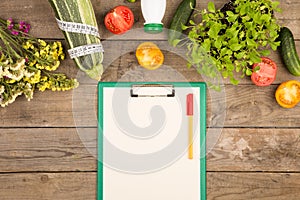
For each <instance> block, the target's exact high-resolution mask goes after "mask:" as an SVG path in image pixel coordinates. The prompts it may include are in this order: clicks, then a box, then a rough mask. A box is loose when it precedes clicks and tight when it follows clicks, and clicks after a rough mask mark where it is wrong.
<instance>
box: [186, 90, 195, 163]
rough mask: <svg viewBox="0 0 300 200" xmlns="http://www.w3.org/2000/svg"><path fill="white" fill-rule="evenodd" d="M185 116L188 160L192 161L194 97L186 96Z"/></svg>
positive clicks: (191, 95)
mask: <svg viewBox="0 0 300 200" xmlns="http://www.w3.org/2000/svg"><path fill="white" fill-rule="evenodd" d="M186 115H187V117H188V158H189V159H193V115H194V95H193V94H188V95H187V96H186Z"/></svg>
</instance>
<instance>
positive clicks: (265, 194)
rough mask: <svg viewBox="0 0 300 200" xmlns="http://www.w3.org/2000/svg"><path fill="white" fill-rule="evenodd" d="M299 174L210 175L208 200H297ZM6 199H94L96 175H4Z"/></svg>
mask: <svg viewBox="0 0 300 200" xmlns="http://www.w3.org/2000/svg"><path fill="white" fill-rule="evenodd" d="M299 178H300V175H299V174H293V173H278V174H274V173H214V172H209V173H207V199H208V200H219V199H222V200H240V199H263V200H273V199H279V200H285V199H289V200H297V199H298V197H299V195H300V190H299V187H300V185H299V181H298V179H299ZM0 182H1V183H5V184H1V185H0V194H1V199H2V200H17V199H22V200H50V199H64V200H71V199H72V200H82V199H86V200H94V199H96V192H95V188H96V173H95V172H86V173H31V174H23V173H20V174H1V175H0Z"/></svg>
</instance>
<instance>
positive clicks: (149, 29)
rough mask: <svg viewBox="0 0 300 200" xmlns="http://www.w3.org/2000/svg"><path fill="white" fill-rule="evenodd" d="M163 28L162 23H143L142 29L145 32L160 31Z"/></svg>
mask: <svg viewBox="0 0 300 200" xmlns="http://www.w3.org/2000/svg"><path fill="white" fill-rule="evenodd" d="M162 30H163V24H155V23H151V24H145V25H144V31H145V32H146V33H160V32H162Z"/></svg>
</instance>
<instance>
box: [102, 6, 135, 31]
mask: <svg viewBox="0 0 300 200" xmlns="http://www.w3.org/2000/svg"><path fill="white" fill-rule="evenodd" d="M133 22H134V16H133V13H132V11H131V10H130V9H129V8H128V7H126V6H117V7H115V8H113V9H112V10H111V11H109V12H108V13H107V14H106V16H105V18H104V24H105V26H106V28H107V29H108V30H109V31H110V32H112V33H114V34H122V33H125V32H126V31H128V30H129V29H130V28H131V27H132V25H133Z"/></svg>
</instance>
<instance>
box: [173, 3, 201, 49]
mask: <svg viewBox="0 0 300 200" xmlns="http://www.w3.org/2000/svg"><path fill="white" fill-rule="evenodd" d="M195 5H196V0H182V2H181V3H180V4H179V6H178V7H177V9H176V11H175V14H174V16H173V18H172V21H171V23H170V27H169V29H170V30H169V34H168V42H169V44H170V45H172V46H176V44H177V43H178V41H179V39H180V36H181V34H182V32H183V30H182V25H186V24H187V23H188V21H189V19H190V17H191V15H192V13H193V11H194V9H193V8H195Z"/></svg>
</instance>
